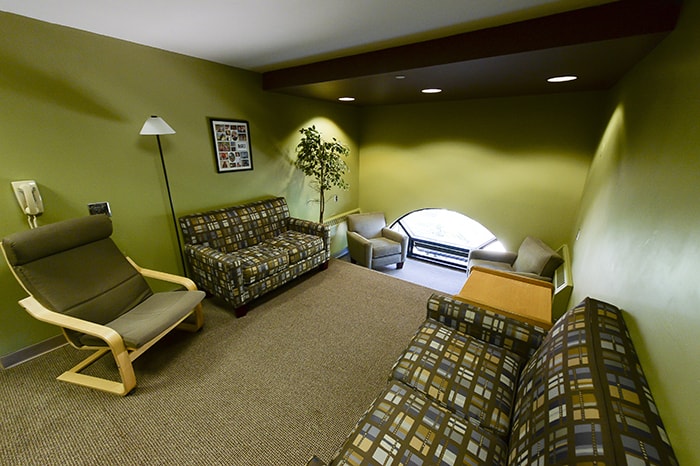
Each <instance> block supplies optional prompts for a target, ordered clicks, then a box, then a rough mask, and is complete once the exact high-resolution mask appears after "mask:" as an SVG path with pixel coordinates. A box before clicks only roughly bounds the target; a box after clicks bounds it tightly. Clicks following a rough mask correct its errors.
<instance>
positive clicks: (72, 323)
mask: <svg viewBox="0 0 700 466" xmlns="http://www.w3.org/2000/svg"><path fill="white" fill-rule="evenodd" d="M19 304H20V306H22V307H23V308H24V309H26V311H27V312H28V313H29V314H30V315H31V316H32V317H34V318H35V319H37V320H40V321H42V322H46V323H47V324H52V325H56V326H58V327H61V328H64V329H69V330H74V331H76V332H80V333H84V334H86V335H91V336H94V337H96V338H99V339H100V340H102V341H104V342H105V343H106V345H107V346H109V347H110V348H111V350H112V352H114V353H115V354H120V353H123V352H125V351H126V346H125V345H124V339H123V338H122V337H121V335H119V334H118V333H117V332H116V331H114V330H112V329H111V328H109V327H107V326H104V325H100V324H96V323H94V322H89V321H87V320H83V319H78V318H77V317H73V316H70V315H67V314H61V313H60V312H54V311H52V310H50V309H48V308H47V307H45V306H44V305H43V304H41V303H40V302H39V301H37V300H36V299H35V298H34V297H33V296H29V297H26V298H24V299H22V300H20V301H19ZM67 340H68V342H69V343H71V344H73V342H72V341H71V339H70V338H67Z"/></svg>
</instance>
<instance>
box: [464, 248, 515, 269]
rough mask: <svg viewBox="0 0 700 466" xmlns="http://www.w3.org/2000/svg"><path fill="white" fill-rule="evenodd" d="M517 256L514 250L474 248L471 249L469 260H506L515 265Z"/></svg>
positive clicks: (507, 262)
mask: <svg viewBox="0 0 700 466" xmlns="http://www.w3.org/2000/svg"><path fill="white" fill-rule="evenodd" d="M517 257H518V254H517V253H515V252H512V251H489V250H486V249H472V250H471V251H469V260H472V259H475V260H482V261H493V262H505V263H506V264H510V265H513V263H514V262H515V259H517Z"/></svg>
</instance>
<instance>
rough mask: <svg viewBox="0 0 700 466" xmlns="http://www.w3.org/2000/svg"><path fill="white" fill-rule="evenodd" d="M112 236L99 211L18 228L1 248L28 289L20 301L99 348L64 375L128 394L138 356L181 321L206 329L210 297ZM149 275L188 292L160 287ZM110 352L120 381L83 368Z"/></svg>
mask: <svg viewBox="0 0 700 466" xmlns="http://www.w3.org/2000/svg"><path fill="white" fill-rule="evenodd" d="M111 234H112V222H111V220H110V219H109V217H107V216H105V215H94V216H89V217H83V218H77V219H72V220H65V221H62V222H57V223H51V224H48V225H45V226H42V227H39V228H36V229H33V230H27V231H23V232H20V233H15V234H13V235H9V236H7V237H5V238H3V240H2V242H1V243H0V246H2V247H1V249H2V252H3V255H4V256H5V260H6V261H7V263H8V265H9V266H10V270H11V271H12V273H13V274H14V276H15V278H16V279H17V281H19V283H20V284H21V285H22V287H23V288H24V289H25V291H26V292H27V293H28V294H29V296H28V297H27V298H24V299H22V300H21V301H20V302H19V304H20V305H21V306H22V307H23V308H24V309H25V310H26V311H27V312H28V313H29V314H30V315H31V316H32V317H34V318H36V319H38V320H40V321H42V322H47V323H49V324H53V325H56V326H58V327H60V328H61V329H62V330H63V334H64V335H65V337H66V340H68V342H69V343H70V344H71V345H72V346H74V347H75V348H77V349H82V350H89V351H94V353H93V354H91V355H90V356H88V357H87V358H86V359H85V360H83V361H82V362H80V363H79V364H77V365H76V366H75V367H73V368H71V369H69V370H67V371H66V372H64V373H63V374H61V375H60V376H59V377H58V380H61V381H64V382H70V383H74V384H77V385H82V386H86V387H90V388H95V389H98V390H103V391H106V392H110V393H114V394H117V395H126V394H127V393H129V391H131V390H132V389H133V388H134V387H135V386H136V376H135V375H134V368H133V366H132V362H133V361H134V360H135V359H136V358H137V357H138V356H140V355H141V354H142V353H143V352H144V351H146V350H147V349H148V348H150V347H151V346H153V345H154V344H155V343H156V342H157V341H158V340H160V339H161V338H162V337H163V336H165V335H166V334H167V333H168V332H170V331H171V330H172V329H174V328H176V327H178V328H180V329H183V330H187V331H197V330H199V329H200V328H201V327H202V324H203V323H204V317H203V313H202V307H201V301H202V299H204V296H205V295H204V292H202V291H199V290H197V288H196V286H195V284H194V282H193V281H192V280H190V279H189V278H186V277H180V276H177V275H171V274H167V273H164V272H158V271H154V270H148V269H143V268H141V267H139V266H137V265H136V264H134V263H133V262H132V261H131V260H130V259H129V258H128V257H125V256H124V255H123V254H122V253H121V251H119V249H118V248H117V246H116V245H115V244H114V242H112V239H111V238H110V236H111ZM144 277H148V278H153V279H156V280H162V281H167V282H171V283H174V284H176V285H178V286H179V287H182V288H184V290H180V289H177V290H174V291H165V292H159V293H154V292H153V291H151V288H150V287H149V285H148V283H147V282H146V280H145V279H144ZM108 353H111V354H112V356H113V357H114V361H115V362H116V365H117V369H118V370H119V377H120V379H121V380H120V381H118V382H117V381H114V380H109V379H104V378H100V377H95V376H92V375H87V374H83V373H81V372H82V371H83V370H84V369H85V368H87V367H88V366H90V365H91V364H92V363H94V362H95V361H97V360H98V359H100V358H101V357H102V356H105V355H107V354H108Z"/></svg>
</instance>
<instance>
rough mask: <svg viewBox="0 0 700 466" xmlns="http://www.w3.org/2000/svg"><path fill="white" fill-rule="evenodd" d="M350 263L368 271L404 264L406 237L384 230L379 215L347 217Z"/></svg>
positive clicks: (384, 227) (382, 218) (379, 213)
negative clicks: (363, 267) (368, 269)
mask: <svg viewBox="0 0 700 466" xmlns="http://www.w3.org/2000/svg"><path fill="white" fill-rule="evenodd" d="M347 221H348V232H347V239H348V250H349V251H350V261H351V262H352V263H353V264H360V265H363V266H365V267H368V268H370V269H371V268H374V267H381V266H385V265H390V264H396V268H397V269H400V268H402V267H403V264H404V262H406V254H407V252H408V237H407V236H405V235H402V234H401V233H399V232H396V231H393V230H391V229H389V228H387V226H386V219H385V218H384V214H383V213H381V212H372V213H366V214H352V215H348V220H347Z"/></svg>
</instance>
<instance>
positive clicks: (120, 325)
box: [80, 290, 205, 348]
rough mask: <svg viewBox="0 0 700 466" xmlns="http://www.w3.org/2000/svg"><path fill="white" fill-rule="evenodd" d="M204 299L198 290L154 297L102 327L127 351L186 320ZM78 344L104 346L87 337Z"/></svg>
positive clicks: (161, 294) (93, 338) (102, 343)
mask: <svg viewBox="0 0 700 466" xmlns="http://www.w3.org/2000/svg"><path fill="white" fill-rule="evenodd" d="M204 296H205V293H204V292H203V291H199V290H196V291H169V292H164V293H156V294H154V295H151V296H150V297H149V298H148V299H146V300H145V301H143V302H142V303H140V304H139V305H137V306H136V307H134V308H133V309H131V310H130V311H128V312H126V313H124V314H122V315H121V316H120V317H117V318H116V319H114V320H113V321H111V322H109V323H107V324H106V326H107V327H109V328H111V329H112V330H114V331H115V332H117V333H118V334H119V335H121V336H122V338H123V339H124V343H125V344H126V346H127V348H139V347H140V346H142V345H144V344H145V343H148V342H149V341H151V340H153V339H154V338H155V337H156V336H158V335H159V334H161V333H162V332H163V331H164V330H166V329H167V328H168V327H170V326H172V325H173V324H174V323H176V322H178V321H180V320H181V319H182V318H184V317H185V316H187V314H189V313H190V311H192V309H193V308H194V307H195V306H196V305H197V304H199V303H200V302H201V301H202V300H203V299H204ZM80 342H81V343H82V344H84V345H87V346H104V345H105V343H104V342H103V341H102V340H100V339H99V338H96V337H93V336H91V335H83V336H82V337H81V338H80Z"/></svg>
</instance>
